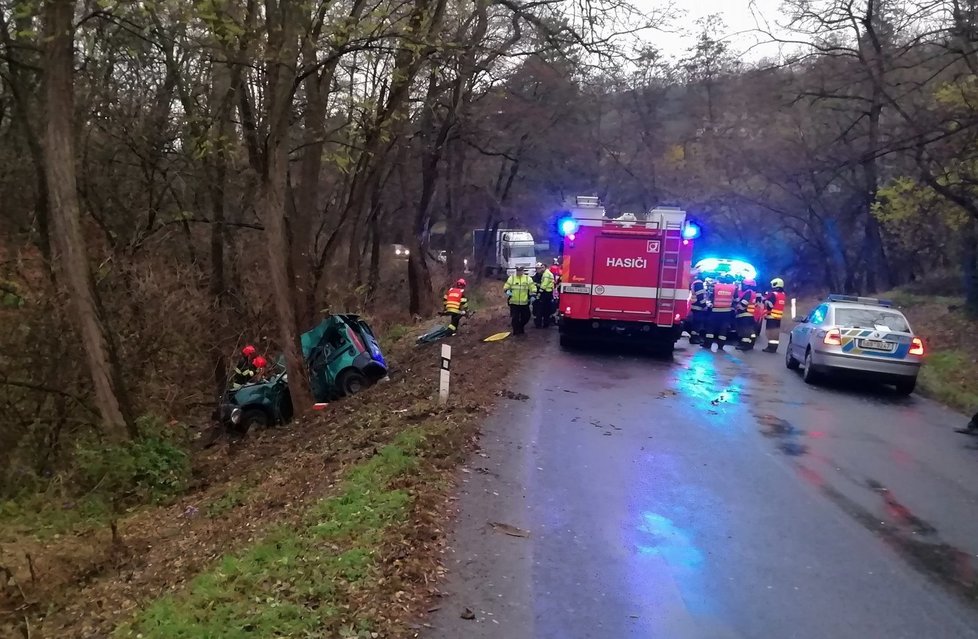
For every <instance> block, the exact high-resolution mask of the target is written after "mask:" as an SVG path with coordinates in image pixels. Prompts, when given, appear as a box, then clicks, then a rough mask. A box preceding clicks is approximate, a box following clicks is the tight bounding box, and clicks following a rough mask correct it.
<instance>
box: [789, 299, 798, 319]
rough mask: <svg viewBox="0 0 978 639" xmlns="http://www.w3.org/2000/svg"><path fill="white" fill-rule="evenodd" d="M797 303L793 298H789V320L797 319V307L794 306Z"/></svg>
mask: <svg viewBox="0 0 978 639" xmlns="http://www.w3.org/2000/svg"><path fill="white" fill-rule="evenodd" d="M797 301H798V300H796V299H795V298H793V297H792V298H791V319H795V318H796V317H798V306H797V305H796V304H795V302H797Z"/></svg>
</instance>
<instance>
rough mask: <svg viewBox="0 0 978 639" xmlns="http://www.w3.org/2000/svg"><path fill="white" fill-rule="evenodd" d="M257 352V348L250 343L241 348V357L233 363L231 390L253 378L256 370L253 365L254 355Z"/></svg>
mask: <svg viewBox="0 0 978 639" xmlns="http://www.w3.org/2000/svg"><path fill="white" fill-rule="evenodd" d="M257 354H258V350H257V349H256V348H255V347H254V346H252V345H251V344H248V345H247V346H245V347H244V348H242V349H241V357H240V358H239V359H238V363H237V364H235V365H234V371H233V372H232V374H231V390H238V389H239V388H241V387H242V386H244V385H245V384H247V383H249V382H251V381H253V380H254V377H255V373H256V372H257V371H256V367H255V355H257Z"/></svg>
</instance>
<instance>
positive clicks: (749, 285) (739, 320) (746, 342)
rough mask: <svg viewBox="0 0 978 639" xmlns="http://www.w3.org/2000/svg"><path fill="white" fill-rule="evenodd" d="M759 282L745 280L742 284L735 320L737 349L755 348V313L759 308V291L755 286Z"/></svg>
mask: <svg viewBox="0 0 978 639" xmlns="http://www.w3.org/2000/svg"><path fill="white" fill-rule="evenodd" d="M755 286H757V284H756V283H755V282H754V280H744V281H743V282H741V284H740V293H739V294H738V296H737V306H736V309H735V310H736V313H737V317H736V319H735V320H734V321H735V322H736V324H737V338H738V342H737V350H739V351H749V350H751V349H752V348H754V339H755V338H756V337H757V333H756V332H755V331H754V313H755V312H756V310H757V293H756V292H755V291H754V287H755Z"/></svg>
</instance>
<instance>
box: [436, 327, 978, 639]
mask: <svg viewBox="0 0 978 639" xmlns="http://www.w3.org/2000/svg"><path fill="white" fill-rule="evenodd" d="M542 350H543V353H544V354H543V356H541V357H540V358H538V359H536V360H535V361H534V363H533V364H532V365H531V366H530V370H528V371H527V372H526V378H525V383H524V384H523V385H522V387H521V389H520V390H522V391H523V392H525V393H526V394H528V395H529V396H530V399H529V400H528V401H526V402H521V403H520V404H521V405H520V406H510V405H506V406H505V407H504V408H503V409H502V412H501V413H500V414H498V415H497V416H496V417H494V418H493V419H492V420H491V422H490V423H489V424H488V425H487V427H486V429H485V433H484V437H483V446H484V453H483V454H484V455H486V456H487V459H480V460H479V462H480V464H479V465H480V466H486V467H487V468H486V472H484V473H481V474H479V475H478V476H466V477H465V478H464V484H463V494H462V497H461V516H460V520H459V528H458V531H457V534H456V539H455V540H454V541H453V552H452V553H450V554H449V555H448V556H447V559H446V564H447V567H448V568H449V571H450V575H451V577H450V580H449V583H448V584H447V585H446V591H447V597H446V598H445V599H443V600H442V602H441V605H440V606H439V608H440V609H439V611H438V612H437V613H435V615H434V616H433V619H432V620H431V621H430V623H431V626H432V628H431V630H430V631H428V633H427V634H426V635H424V636H427V637H431V638H439V639H448V638H452V639H455V638H460V637H466V638H468V637H473V638H478V637H486V638H489V637H498V638H500V639H502V638H506V639H509V638H523V637H526V638H531V637H532V638H548V639H549V638H554V639H558V638H560V639H576V638H579V637H580V638H583V637H594V638H608V639H619V638H632V637H634V638H643V639H644V638H649V637H665V638H674V637H675V638H677V639H685V638H694V637H695V638H703V639H714V638H719V639H724V638H728V637H730V638H744V639H747V638H754V637H778V638H781V637H798V638H813V639H815V638H823V637H832V638H842V637H860V638H862V637H887V638H890V637H914V638H918V637H978V516H976V515H978V451H976V450H974V442H972V441H971V440H970V439H969V438H966V437H963V436H961V435H957V434H955V433H953V432H952V429H953V427H954V426H956V425H958V424H959V423H962V420H964V419H965V418H964V417H962V416H961V415H957V414H955V413H953V412H951V411H948V410H946V409H944V408H942V407H940V406H938V405H936V404H933V403H931V402H928V401H926V400H923V399H920V398H918V397H913V398H910V399H905V398H900V397H898V396H896V394H895V393H894V392H893V391H891V390H889V389H886V388H883V387H875V386H874V387H869V388H863V389H860V388H856V387H854V386H853V385H851V384H849V385H830V386H828V387H815V388H813V387H810V386H807V385H806V384H804V382H802V381H801V379H800V377H799V376H798V375H797V374H795V373H791V372H789V371H787V370H786V369H785V368H784V364H783V359H782V356H780V355H774V356H772V355H768V354H765V353H761V352H756V351H755V352H751V353H746V354H740V353H710V352H707V351H705V350H703V349H699V348H687V349H685V350H684V351H681V352H679V353H677V355H676V358H675V361H674V362H663V361H657V360H654V359H649V358H644V357H639V356H635V355H633V354H631V353H628V352H617V353H615V352H612V353H608V352H603V351H595V352H572V353H567V352H564V351H561V350H560V349H559V348H557V347H556V346H555V345H549V344H548V345H544V346H542ZM486 521H505V522H507V523H510V524H512V525H517V526H520V527H525V528H527V529H529V530H531V531H532V537H531V538H529V539H520V540H514V539H500V538H499V537H500V536H499V535H496V536H492V535H487V534H486V532H485V524H486ZM465 607H467V608H471V609H472V610H475V611H477V618H476V620H474V621H467V620H461V619H460V618H459V616H458V611H459V610H461V609H462V608H465Z"/></svg>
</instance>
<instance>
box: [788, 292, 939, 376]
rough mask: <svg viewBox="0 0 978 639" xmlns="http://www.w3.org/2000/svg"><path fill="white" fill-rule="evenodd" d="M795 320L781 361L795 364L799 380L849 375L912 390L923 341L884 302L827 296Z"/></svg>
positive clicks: (896, 312) (846, 296)
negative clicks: (799, 372) (799, 370)
mask: <svg viewBox="0 0 978 639" xmlns="http://www.w3.org/2000/svg"><path fill="white" fill-rule="evenodd" d="M796 321H797V322H798V324H797V325H796V326H795V327H794V328H793V329H792V331H791V334H790V337H789V338H788V348H787V349H786V350H785V366H787V367H788V368H789V369H790V370H796V369H798V368H801V369H802V375H803V377H804V380H805V382H807V383H809V384H815V383H818V382H819V381H820V380H822V379H825V378H826V377H830V376H841V375H854V376H857V377H860V378H864V379H869V380H872V381H878V382H881V383H884V384H893V385H895V386H896V389H897V392H898V393H900V394H902V395H909V394H910V393H912V392H913V391H914V388H915V387H916V385H917V374H918V373H919V372H920V365H921V363H922V362H923V358H924V343H923V341H922V340H921V339H920V338H919V337H916V336H915V335H914V333H913V330H912V329H911V328H910V323H909V322H908V321H907V318H906V317H904V315H903V313H901V312H900V311H899V310H897V309H895V308H893V306H892V304H891V303H890V302H888V301H886V300H880V299H876V298H871V297H853V296H848V295H829V296H828V297H827V298H826V299H825V300H824V301H823V302H822V303H821V304H819V305H818V306H816V307H815V308H814V309H813V310H812V312H811V313H809V314H808V315H807V316H805V317H804V318H801V319H797V320H796Z"/></svg>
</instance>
